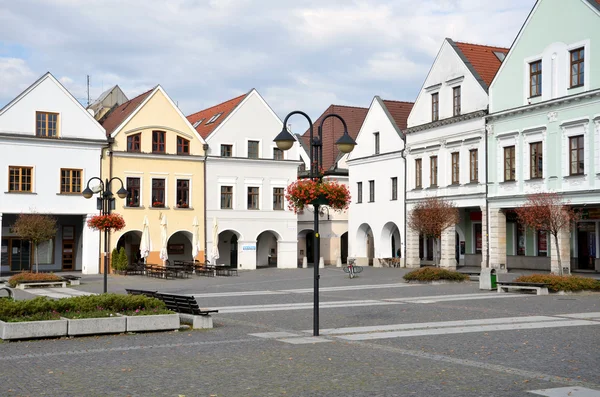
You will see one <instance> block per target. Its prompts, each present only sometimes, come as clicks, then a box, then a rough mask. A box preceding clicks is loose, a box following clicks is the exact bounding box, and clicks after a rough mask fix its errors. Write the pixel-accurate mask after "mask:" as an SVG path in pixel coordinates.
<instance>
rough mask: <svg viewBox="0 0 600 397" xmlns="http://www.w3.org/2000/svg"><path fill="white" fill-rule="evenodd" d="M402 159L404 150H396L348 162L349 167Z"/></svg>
mask: <svg viewBox="0 0 600 397" xmlns="http://www.w3.org/2000/svg"><path fill="white" fill-rule="evenodd" d="M399 158H402V150H396V151H394V152H388V153H379V154H373V155H371V156H365V157H358V158H355V159H352V160H348V161H347V163H348V165H357V164H366V163H374V162H376V161H382V160H393V159H399Z"/></svg>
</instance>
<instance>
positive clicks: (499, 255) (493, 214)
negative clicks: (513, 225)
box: [490, 208, 506, 270]
mask: <svg viewBox="0 0 600 397" xmlns="http://www.w3.org/2000/svg"><path fill="white" fill-rule="evenodd" d="M501 265H504V269H501ZM490 267H492V268H494V269H498V270H506V215H505V214H504V212H502V211H501V210H500V209H499V208H490Z"/></svg>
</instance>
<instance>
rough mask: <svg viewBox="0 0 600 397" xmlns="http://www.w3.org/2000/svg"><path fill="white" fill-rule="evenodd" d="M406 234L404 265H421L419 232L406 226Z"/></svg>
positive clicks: (414, 266) (415, 266)
mask: <svg viewBox="0 0 600 397" xmlns="http://www.w3.org/2000/svg"><path fill="white" fill-rule="evenodd" d="M406 234H407V236H406V258H405V260H406V267H411V268H418V267H420V266H421V259H420V257H419V234H418V233H417V232H415V231H414V230H413V229H411V228H407V230H406Z"/></svg>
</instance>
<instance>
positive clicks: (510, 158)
mask: <svg viewBox="0 0 600 397" xmlns="http://www.w3.org/2000/svg"><path fill="white" fill-rule="evenodd" d="M515 169H516V167H515V147H514V146H507V147H505V148H504V181H514V180H515V179H516V175H515Z"/></svg>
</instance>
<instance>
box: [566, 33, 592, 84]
mask: <svg viewBox="0 0 600 397" xmlns="http://www.w3.org/2000/svg"><path fill="white" fill-rule="evenodd" d="M581 47H583V59H584V61H583V62H584V65H583V87H577V88H571V51H573V50H576V49H578V48H581ZM589 55H590V40H589V39H587V40H582V41H578V42H576V43H572V44H569V45H567V53H566V55H565V57H566V60H567V61H566V62H565V64H566V65H565V69H566V70H565V72H566V81H567V86H566V87H565V88H566V89H567V92H569V90H570V89H573V90H581V91H588V90H589V88H588V87H589V86H590V73H591V68H590V62H589V61H590V57H589Z"/></svg>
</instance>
